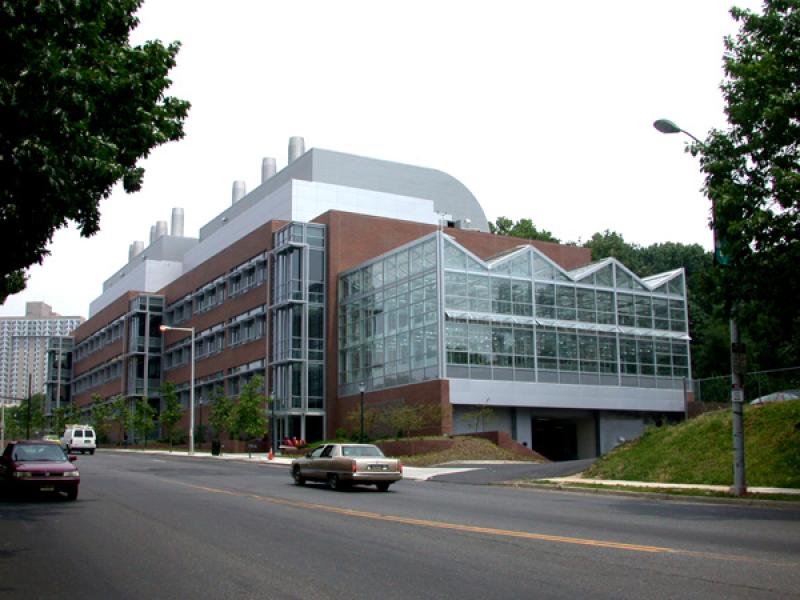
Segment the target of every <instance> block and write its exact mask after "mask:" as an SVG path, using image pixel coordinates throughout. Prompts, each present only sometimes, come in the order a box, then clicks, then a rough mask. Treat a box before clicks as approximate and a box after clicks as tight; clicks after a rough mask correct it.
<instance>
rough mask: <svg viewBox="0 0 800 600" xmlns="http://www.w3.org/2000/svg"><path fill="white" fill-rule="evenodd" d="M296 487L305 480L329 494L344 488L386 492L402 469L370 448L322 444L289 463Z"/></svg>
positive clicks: (372, 446) (378, 450) (367, 446)
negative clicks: (366, 487) (323, 485)
mask: <svg viewBox="0 0 800 600" xmlns="http://www.w3.org/2000/svg"><path fill="white" fill-rule="evenodd" d="M292 477H293V478H294V481H295V483H296V484H297V485H303V484H305V482H306V481H307V480H314V481H324V482H326V483H327V484H328V487H329V488H331V489H332V490H335V489H339V488H340V487H343V486H347V485H359V484H364V485H372V484H374V485H375V487H377V488H378V490H379V491H381V492H385V491H387V490H388V489H389V486H390V485H391V484H393V483H394V482H395V481H399V480H400V479H402V478H403V465H402V464H401V463H400V461H399V460H397V459H396V458H387V457H386V456H384V455H383V452H381V449H380V448H378V447H377V446H374V445H372V444H325V445H323V446H320V447H319V448H317V449H316V450H314V451H313V452H310V453H309V454H306V455H305V457H303V458H297V459H295V460H294V461H292Z"/></svg>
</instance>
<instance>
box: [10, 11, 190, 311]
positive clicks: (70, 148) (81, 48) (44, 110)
mask: <svg viewBox="0 0 800 600" xmlns="http://www.w3.org/2000/svg"><path fill="white" fill-rule="evenodd" d="M141 3H142V0H70V1H67V2H65V1H64V0H15V1H13V2H9V1H3V2H0V56H2V57H3V58H2V60H0V123H2V129H0V239H2V240H3V248H4V250H3V253H2V255H0V302H3V301H5V298H6V297H7V296H8V295H9V294H12V293H15V292H18V291H20V290H21V289H23V288H24V287H25V275H24V270H25V269H26V268H27V267H28V266H30V265H32V264H34V263H41V262H42V260H43V259H44V257H45V256H46V255H47V253H48V251H47V244H48V243H49V242H50V240H51V239H52V236H53V234H54V232H55V231H56V230H58V229H60V228H62V227H64V226H65V225H66V224H67V223H68V221H74V222H75V223H77V225H78V227H79V229H80V232H81V235H83V236H87V237H88V236H91V235H92V234H94V233H96V232H97V231H98V227H99V220H100V213H99V210H98V204H99V202H100V199H101V198H106V197H108V195H109V194H110V193H111V188H112V186H113V185H114V184H115V183H116V182H118V181H122V185H123V188H124V189H125V191H126V192H135V191H137V190H139V189H140V187H141V185H142V179H143V175H144V169H142V168H141V167H139V166H137V163H138V161H139V160H140V159H142V158H143V157H146V156H147V155H148V154H149V153H150V151H151V150H152V149H153V148H155V147H156V146H158V145H160V144H163V143H165V142H169V141H172V140H178V139H180V138H182V137H183V134H184V132H183V121H184V119H185V118H186V115H187V113H188V110H189V103H188V102H185V101H183V100H179V99H177V98H173V97H169V96H165V95H164V91H165V90H166V89H167V87H168V86H169V85H170V80H169V79H168V78H167V74H168V72H169V70H170V69H171V68H172V67H174V66H175V56H176V55H177V52H178V48H179V44H177V43H174V44H170V45H168V46H165V45H163V44H162V43H161V42H159V41H150V42H147V43H145V44H143V45H142V46H135V47H132V46H131V45H130V43H129V39H128V36H129V34H130V32H131V31H132V30H133V29H134V28H135V27H136V26H137V24H138V19H137V18H136V17H135V16H134V13H135V12H136V10H137V9H138V8H139V6H140V5H141Z"/></svg>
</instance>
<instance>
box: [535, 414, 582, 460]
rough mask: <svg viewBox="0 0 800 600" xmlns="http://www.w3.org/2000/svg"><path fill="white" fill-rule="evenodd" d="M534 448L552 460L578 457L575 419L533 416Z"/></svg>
mask: <svg viewBox="0 0 800 600" xmlns="http://www.w3.org/2000/svg"><path fill="white" fill-rule="evenodd" d="M531 428H532V431H533V450H534V451H535V452H538V453H539V454H541V455H542V456H545V457H547V458H549V459H550V460H553V461H557V460H576V459H577V458H578V428H577V424H576V423H575V422H574V421H571V420H567V419H549V418H544V417H533V422H532V423H531Z"/></svg>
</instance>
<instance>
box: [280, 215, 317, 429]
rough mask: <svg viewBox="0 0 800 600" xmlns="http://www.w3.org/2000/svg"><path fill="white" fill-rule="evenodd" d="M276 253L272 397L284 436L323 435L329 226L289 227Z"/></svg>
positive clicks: (308, 224) (283, 229)
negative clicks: (326, 260) (326, 249)
mask: <svg viewBox="0 0 800 600" xmlns="http://www.w3.org/2000/svg"><path fill="white" fill-rule="evenodd" d="M273 242H274V245H273V247H274V250H273V252H272V260H273V268H272V286H271V290H272V297H271V306H270V311H271V316H272V318H271V323H272V335H271V352H270V368H271V373H272V386H273V389H272V393H273V394H274V397H275V402H276V405H275V410H276V418H277V424H278V430H277V431H278V434H277V435H278V436H279V437H285V436H289V437H298V438H303V439H306V438H307V429H308V430H311V431H314V432H317V431H319V432H322V431H323V426H322V422H323V421H324V415H325V403H324V397H325V386H324V379H325V377H324V374H325V226H324V225H319V224H315V223H289V224H288V225H286V226H285V227H283V228H282V229H281V230H279V231H278V232H276V233H275V236H274V240H273Z"/></svg>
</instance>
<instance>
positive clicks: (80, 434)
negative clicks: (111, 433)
mask: <svg viewBox="0 0 800 600" xmlns="http://www.w3.org/2000/svg"><path fill="white" fill-rule="evenodd" d="M61 443H62V444H64V446H65V447H66V448H67V452H80V453H81V454H84V453H86V452H88V453H89V454H94V451H95V450H96V449H97V436H95V434H94V428H93V427H92V426H91V425H67V428H66V429H65V430H64V435H62V436H61Z"/></svg>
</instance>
